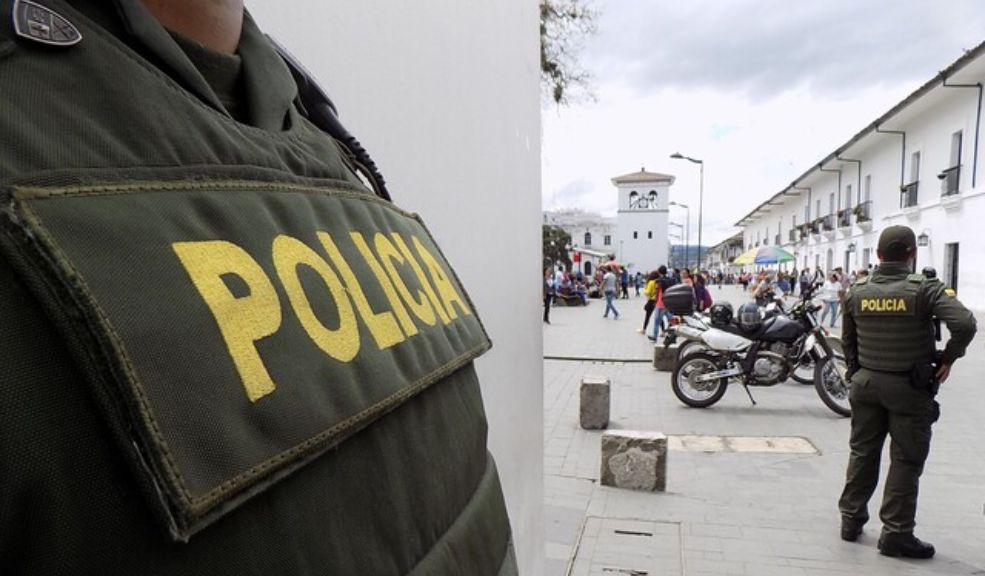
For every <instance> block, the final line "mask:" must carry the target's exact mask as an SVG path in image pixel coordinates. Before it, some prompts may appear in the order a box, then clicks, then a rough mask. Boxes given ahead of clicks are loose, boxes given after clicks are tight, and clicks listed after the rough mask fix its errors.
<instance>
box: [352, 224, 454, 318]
mask: <svg viewBox="0 0 985 576" xmlns="http://www.w3.org/2000/svg"><path fill="white" fill-rule="evenodd" d="M397 238H398V239H399V236H398V237H397ZM373 245H374V246H375V247H376V253H377V254H379V256H380V261H381V262H382V263H383V267H384V268H385V269H386V272H387V274H388V275H389V276H390V280H391V281H392V282H393V286H394V287H395V288H396V289H397V292H398V293H399V294H400V297H401V298H402V299H403V301H404V302H405V303H406V304H407V306H408V307H409V308H410V311H411V312H413V314H414V316H416V317H417V319H418V320H420V321H421V322H424V323H425V324H427V325H428V326H434V324H435V322H437V321H438V319H437V317H436V316H435V314H434V308H432V307H431V304H429V303H428V296H427V294H425V292H424V290H423V289H418V291H417V298H415V297H414V295H413V294H411V292H410V288H408V287H407V283H406V282H404V279H403V278H401V277H400V272H398V271H397V267H396V266H395V265H394V263H396V264H401V265H403V264H404V263H406V262H407V259H406V258H404V256H403V254H401V253H400V250H398V249H397V247H396V246H395V245H394V244H393V242H390V240H389V239H388V238H387V237H386V236H385V235H384V234H383V233H381V232H377V233H376V234H375V235H374V236H373ZM360 250H361V248H360ZM421 275H423V272H422V273H421V274H419V275H418V278H420V276H421Z"/></svg>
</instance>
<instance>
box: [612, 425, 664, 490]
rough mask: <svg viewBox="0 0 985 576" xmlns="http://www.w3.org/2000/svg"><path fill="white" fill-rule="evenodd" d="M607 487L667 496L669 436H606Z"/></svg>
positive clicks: (652, 434)
mask: <svg viewBox="0 0 985 576" xmlns="http://www.w3.org/2000/svg"><path fill="white" fill-rule="evenodd" d="M601 460H602V463H601V469H600V471H599V475H600V480H601V482H602V485H603V486H614V487H616V488H626V489H628V490H644V491H648V492H663V491H664V490H666V489H667V436H666V435H664V434H661V433H660V432H642V431H625V432H606V433H605V434H602V455H601Z"/></svg>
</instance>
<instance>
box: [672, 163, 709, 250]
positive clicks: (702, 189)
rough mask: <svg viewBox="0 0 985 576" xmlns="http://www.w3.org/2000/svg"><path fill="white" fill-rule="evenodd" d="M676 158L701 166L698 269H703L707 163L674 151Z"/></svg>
mask: <svg viewBox="0 0 985 576" xmlns="http://www.w3.org/2000/svg"><path fill="white" fill-rule="evenodd" d="M670 157H671V158H673V159H674V160H687V161H688V162H692V163H694V164H697V165H698V166H699V168H700V172H699V175H698V178H699V180H698V270H701V216H702V212H703V205H704V203H703V200H704V195H705V163H704V161H703V160H698V159H697V158H691V157H690V156H684V155H683V154H681V153H680V152H674V153H673V154H671V155H670Z"/></svg>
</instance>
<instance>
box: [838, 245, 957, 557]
mask: <svg viewBox="0 0 985 576" xmlns="http://www.w3.org/2000/svg"><path fill="white" fill-rule="evenodd" d="M877 254H878V256H879V259H880V260H881V262H882V263H881V265H880V266H879V268H878V269H877V270H876V272H875V273H874V274H873V275H872V276H871V277H869V278H862V279H861V280H859V281H858V282H856V284H855V286H854V287H853V288H852V290H851V293H850V295H849V296H848V298H847V300H846V302H845V312H844V327H843V335H842V338H843V340H844V350H845V360H846V361H847V363H848V371H849V372H848V373H849V375H850V377H851V381H852V391H851V398H850V399H851V404H852V432H851V440H850V444H851V456H850V457H849V461H848V473H847V478H846V481H845V489H844V491H843V492H842V495H841V500H840V501H839V502H838V507H839V509H840V510H841V517H842V521H841V538H842V539H843V540H846V541H849V542H854V541H855V540H856V539H857V538H858V536H859V535H860V534H861V533H862V526H863V525H864V524H865V522H866V521H867V520H868V519H869V513H868V501H869V497H870V496H872V493H873V491H874V490H875V488H876V484H877V483H878V482H879V457H880V455H881V454H882V446H883V441H884V440H885V438H886V434H887V433H888V434H889V436H890V439H891V444H890V458H891V464H890V467H889V475H888V477H887V479H886V489H885V492H884V494H883V501H882V508H881V509H880V511H879V517H880V519H881V520H882V524H883V528H882V535H881V536H880V538H879V552H880V553H881V554H883V555H886V556H906V557H910V558H930V557H932V556H933V555H934V547H933V546H932V545H931V544H929V543H927V542H923V541H921V540H919V539H918V538H916V537H915V536H914V535H913V527H914V525H915V522H914V516H915V515H916V509H917V491H918V486H919V482H920V474H921V472H923V465H924V461H925V460H926V459H927V454H928V452H929V451H930V436H931V431H930V428H931V425H932V424H933V423H934V422H935V421H936V420H937V418H938V416H939V415H940V411H939V406H938V404H937V402H936V401H935V400H934V394H935V393H936V385H937V384H939V383H941V382H944V381H945V380H946V379H947V377H948V375H949V374H950V371H951V366H952V365H953V364H954V361H955V360H957V359H958V358H960V357H961V356H963V355H964V351H965V348H967V346H968V344H969V343H970V342H971V339H972V338H973V337H974V335H975V331H976V326H975V318H974V316H972V314H971V312H970V311H969V310H968V309H967V308H965V307H964V305H962V304H961V303H960V302H959V301H958V300H957V298H955V297H954V291H953V290H951V289H949V288H945V286H944V285H943V284H941V283H940V282H939V281H937V280H928V279H927V278H926V277H924V276H923V275H922V274H912V273H911V272H910V271H911V270H912V264H913V261H914V258H915V257H916V239H915V237H914V235H913V231H912V230H910V229H909V228H907V227H906V226H890V227H889V228H887V229H885V230H884V231H883V232H882V234H881V235H880V237H879V245H878V248H877ZM934 317H936V318H939V319H940V320H942V321H944V323H945V324H947V327H948V330H950V332H951V338H950V339H949V340H948V342H947V346H946V347H945V348H944V351H943V354H942V355H940V359H939V361H937V362H935V345H934V341H935V339H934V322H933V318H934Z"/></svg>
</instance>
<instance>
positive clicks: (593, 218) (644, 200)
mask: <svg viewBox="0 0 985 576" xmlns="http://www.w3.org/2000/svg"><path fill="white" fill-rule="evenodd" d="M612 183H613V185H615V187H616V193H617V194H618V204H617V206H618V210H617V213H616V214H617V215H616V217H615V218H606V217H603V216H601V215H599V214H595V213H592V212H585V211H584V210H578V209H568V210H553V211H545V212H544V213H543V223H544V224H548V225H551V226H557V227H559V228H561V229H563V230H564V231H565V232H567V233H568V234H569V235H570V236H571V246H570V252H571V254H572V260H573V261H575V262H576V264H577V268H578V269H579V270H581V271H582V272H584V273H585V274H591V273H592V272H593V271H594V270H595V268H596V266H597V265H598V264H599V263H601V262H603V261H606V260H609V259H610V258H611V259H615V260H616V261H617V262H619V263H621V264H624V265H625V266H627V267H628V268H629V269H630V271H632V272H634V273H635V272H641V273H646V272H648V271H650V270H654V269H656V268H657V267H658V266H660V265H661V264H667V263H668V261H669V255H670V242H669V239H668V236H667V226H668V224H667V209H668V203H669V200H670V185H671V184H673V183H674V177H673V176H670V175H668V174H658V173H655V172H647V171H646V170H644V169H641V170H640V171H639V172H633V173H630V174H625V175H623V176H617V177H615V178H613V179H612ZM576 255H577V256H576Z"/></svg>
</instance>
